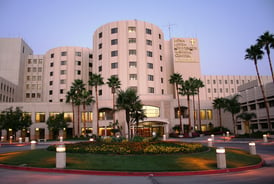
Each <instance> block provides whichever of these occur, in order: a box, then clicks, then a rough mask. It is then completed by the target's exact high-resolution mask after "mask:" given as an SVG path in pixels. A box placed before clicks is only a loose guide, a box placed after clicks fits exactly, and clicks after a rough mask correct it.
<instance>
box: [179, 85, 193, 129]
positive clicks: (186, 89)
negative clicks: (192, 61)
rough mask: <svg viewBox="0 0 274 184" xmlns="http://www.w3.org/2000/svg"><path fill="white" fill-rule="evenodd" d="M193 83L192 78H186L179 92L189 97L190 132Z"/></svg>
mask: <svg viewBox="0 0 274 184" xmlns="http://www.w3.org/2000/svg"><path fill="white" fill-rule="evenodd" d="M192 91H193V90H192V83H191V80H185V81H182V82H181V87H180V88H179V94H180V95H182V96H186V97H187V106H188V108H187V112H188V132H190V131H191V116H190V96H191V95H192V93H193V92H192Z"/></svg>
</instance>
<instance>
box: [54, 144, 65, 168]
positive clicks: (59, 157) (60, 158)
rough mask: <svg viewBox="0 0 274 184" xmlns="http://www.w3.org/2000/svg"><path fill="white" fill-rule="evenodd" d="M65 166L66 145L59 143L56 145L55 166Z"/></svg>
mask: <svg viewBox="0 0 274 184" xmlns="http://www.w3.org/2000/svg"><path fill="white" fill-rule="evenodd" d="M65 167H66V146H65V145H63V144H61V145H58V146H57V147H56V168H59V169H63V168H65Z"/></svg>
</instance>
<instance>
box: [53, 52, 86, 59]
mask: <svg viewBox="0 0 274 184" xmlns="http://www.w3.org/2000/svg"><path fill="white" fill-rule="evenodd" d="M67 54H68V53H67V52H66V51H63V52H61V53H60V55H61V56H67ZM75 56H82V53H81V52H75ZM50 58H54V53H51V54H50Z"/></svg>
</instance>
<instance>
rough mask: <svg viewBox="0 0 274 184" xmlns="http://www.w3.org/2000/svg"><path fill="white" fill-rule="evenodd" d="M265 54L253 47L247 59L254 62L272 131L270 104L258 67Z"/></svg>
mask: <svg viewBox="0 0 274 184" xmlns="http://www.w3.org/2000/svg"><path fill="white" fill-rule="evenodd" d="M263 54H264V52H263V51H262V50H261V49H260V47H259V46H258V45H251V46H250V48H248V49H246V55H245V59H249V60H253V61H254V64H255V68H256V73H257V77H258V81H259V85H260V89H261V92H262V95H263V99H264V104H265V109H266V115H267V122H268V127H269V129H270V131H271V130H272V128H271V122H270V115H269V106H268V103H267V101H266V96H265V91H264V87H263V84H262V80H261V77H260V73H259V69H258V65H257V62H258V60H260V59H262V58H263Z"/></svg>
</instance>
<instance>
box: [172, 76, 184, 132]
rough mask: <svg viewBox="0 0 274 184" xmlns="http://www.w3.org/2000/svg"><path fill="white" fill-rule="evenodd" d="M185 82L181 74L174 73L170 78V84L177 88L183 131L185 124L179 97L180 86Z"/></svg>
mask: <svg viewBox="0 0 274 184" xmlns="http://www.w3.org/2000/svg"><path fill="white" fill-rule="evenodd" d="M182 82H183V77H182V75H181V74H179V73H174V74H172V75H171V76H170V79H169V83H170V84H174V86H175V93H176V96H177V100H178V110H179V113H178V115H179V120H180V127H181V130H182V131H183V124H182V117H181V105H180V97H179V85H180V84H181V83H182Z"/></svg>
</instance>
